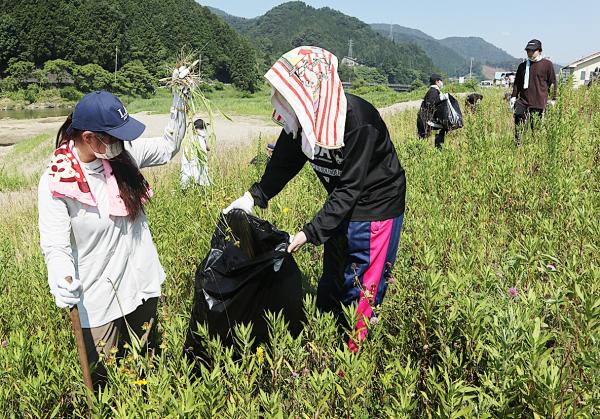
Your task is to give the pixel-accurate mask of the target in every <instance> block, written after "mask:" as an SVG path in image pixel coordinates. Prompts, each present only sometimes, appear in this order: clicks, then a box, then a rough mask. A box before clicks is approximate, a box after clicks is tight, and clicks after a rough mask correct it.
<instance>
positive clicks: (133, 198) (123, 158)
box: [56, 113, 150, 221]
mask: <svg viewBox="0 0 600 419" xmlns="http://www.w3.org/2000/svg"><path fill="white" fill-rule="evenodd" d="M72 122H73V114H72V113H71V114H70V115H69V116H68V117H67V119H66V120H65V122H64V123H63V124H62V126H61V127H60V129H59V130H58V134H57V135H56V148H59V147H61V146H62V145H63V144H65V143H68V142H69V141H77V140H79V139H80V138H81V134H82V133H83V131H81V130H78V129H75V128H73V127H72V126H71V123H72ZM98 134H104V135H107V134H106V133H98ZM109 161H110V166H111V167H112V171H113V175H114V176H115V179H116V180H117V185H118V186H119V194H120V196H121V199H122V200H123V202H124V203H125V208H127V213H128V215H127V217H128V218H129V219H130V220H131V221H133V220H135V219H136V218H137V217H138V216H139V215H140V214H141V213H142V212H143V211H144V203H145V202H146V201H148V200H150V195H149V191H148V182H146V179H144V176H143V175H142V173H141V172H140V169H139V168H138V166H137V164H136V163H135V161H134V160H133V157H131V154H130V153H129V152H128V151H127V150H125V149H124V150H123V151H122V152H121V153H120V154H119V155H118V156H116V157H114V158H112V159H110V160H109Z"/></svg>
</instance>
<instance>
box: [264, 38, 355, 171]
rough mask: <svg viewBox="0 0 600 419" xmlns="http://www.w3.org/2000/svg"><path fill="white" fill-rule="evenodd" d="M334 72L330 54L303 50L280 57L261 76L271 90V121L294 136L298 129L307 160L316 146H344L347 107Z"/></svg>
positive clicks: (304, 47)
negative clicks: (267, 82)
mask: <svg viewBox="0 0 600 419" xmlns="http://www.w3.org/2000/svg"><path fill="white" fill-rule="evenodd" d="M337 69H338V60H337V57H336V56H335V55H333V54H332V53H331V52H329V51H326V50H324V49H323V48H319V47H312V46H303V47H298V48H295V49H293V50H291V51H289V52H287V53H285V54H283V56H281V58H280V59H279V60H277V62H276V63H275V64H274V65H273V67H271V69H270V70H269V71H268V72H267V74H265V78H266V79H267V81H269V83H271V86H272V88H273V90H272V94H271V103H272V105H273V109H274V110H273V120H274V121H275V122H276V123H278V124H280V125H281V126H283V127H284V129H285V130H286V132H288V133H290V132H294V133H295V135H296V134H297V133H298V128H299V127H302V151H303V152H304V154H306V155H307V156H308V158H309V159H311V160H312V159H313V158H314V154H315V147H316V146H317V145H318V146H320V147H323V148H328V149H335V148H340V147H342V146H343V145H344V126H345V124H346V107H347V103H346V96H345V95H344V88H343V87H342V82H341V80H340V77H339V75H338V72H337Z"/></svg>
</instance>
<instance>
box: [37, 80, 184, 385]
mask: <svg viewBox="0 0 600 419" xmlns="http://www.w3.org/2000/svg"><path fill="white" fill-rule="evenodd" d="M173 77H178V75H176V74H174V75H173ZM186 106H187V99H186V97H185V95H183V94H180V93H178V92H177V91H176V90H175V89H174V93H173V105H172V108H171V114H170V120H169V122H168V124H167V127H166V128H165V131H164V135H163V137H158V138H139V137H140V136H141V135H142V133H143V132H144V129H145V126H144V124H142V123H141V122H139V121H138V120H136V119H134V118H133V117H131V116H130V115H129V114H128V113H127V110H126V109H125V106H123V103H121V101H120V100H119V99H118V98H117V97H116V96H114V95H113V94H111V93H109V92H106V91H97V92H92V93H89V94H87V95H85V96H84V97H83V98H82V99H81V100H80V101H79V103H77V105H76V106H75V109H74V110H73V113H72V114H71V115H69V117H68V118H67V120H66V121H65V122H64V124H63V125H62V127H61V128H60V130H59V132H58V135H57V138H56V150H55V151H54V153H53V155H52V159H51V161H50V164H49V166H48V168H47V170H46V171H45V172H44V174H43V175H42V177H41V179H40V182H39V188H38V204H39V205H38V207H39V229H40V244H41V248H42V252H43V254H44V258H45V261H46V265H47V268H48V283H49V285H50V292H51V293H52V294H53V296H54V298H55V300H56V305H57V306H58V307H60V308H67V307H71V306H73V305H77V307H78V309H79V314H80V320H81V326H82V328H83V334H84V340H85V346H86V352H87V357H88V360H89V363H90V365H92V367H93V366H94V364H97V361H98V359H99V354H100V353H104V354H105V355H107V356H109V355H110V352H111V349H112V348H113V347H117V346H118V347H119V348H122V345H120V343H122V342H123V341H128V340H129V339H130V336H129V333H128V326H129V327H131V329H132V331H133V332H134V333H136V334H137V336H138V338H140V339H143V340H144V341H145V342H147V343H148V346H149V347H150V348H153V347H154V348H155V346H154V345H155V337H154V335H155V333H154V329H155V327H153V326H154V325H155V323H156V321H155V320H156V306H157V301H158V297H160V295H161V289H160V288H161V284H162V282H163V281H164V280H165V272H164V270H163V268H162V266H161V264H160V261H159V259H158V254H157V251H156V247H155V246H154V242H153V241H152V236H151V235H150V230H149V228H148V222H147V221H146V215H145V212H144V203H146V202H147V201H148V200H149V199H150V197H151V196H152V189H151V188H150V186H149V185H148V182H146V180H145V179H144V176H143V175H142V173H141V172H140V169H141V168H144V167H149V166H157V165H162V164H166V163H168V162H169V161H170V160H171V159H172V158H173V157H174V156H175V154H176V153H177V152H178V150H179V148H180V145H181V141H182V139H183V137H184V136H185V130H186V117H185V109H186ZM104 376H105V371H104V368H103V366H102V365H101V364H97V365H96V368H95V370H94V372H93V374H92V377H93V381H94V387H95V388H97V386H98V385H99V384H102V383H103V382H104Z"/></svg>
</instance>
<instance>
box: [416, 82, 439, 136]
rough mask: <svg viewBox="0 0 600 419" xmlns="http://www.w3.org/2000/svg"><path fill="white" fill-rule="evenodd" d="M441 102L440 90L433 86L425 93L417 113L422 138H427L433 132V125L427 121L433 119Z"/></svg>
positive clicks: (418, 128) (418, 129) (418, 127)
mask: <svg viewBox="0 0 600 419" xmlns="http://www.w3.org/2000/svg"><path fill="white" fill-rule="evenodd" d="M440 103H442V101H441V100H440V91H439V90H438V89H436V88H435V87H433V86H431V87H430V88H429V90H428V91H427V93H426V94H425V97H424V98H423V102H422V103H421V108H420V109H419V113H418V114H417V131H418V133H419V136H420V137H421V138H425V137H427V136H428V135H429V134H430V133H431V126H430V125H428V124H427V123H428V122H430V121H433V114H434V113H435V108H436V107H437V106H438V105H439V104H440Z"/></svg>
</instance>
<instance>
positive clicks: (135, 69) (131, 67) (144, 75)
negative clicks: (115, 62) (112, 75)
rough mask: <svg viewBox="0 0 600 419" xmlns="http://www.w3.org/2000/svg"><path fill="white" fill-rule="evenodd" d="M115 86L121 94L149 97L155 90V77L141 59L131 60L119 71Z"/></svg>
mask: <svg viewBox="0 0 600 419" xmlns="http://www.w3.org/2000/svg"><path fill="white" fill-rule="evenodd" d="M113 88H114V89H115V91H116V92H118V93H121V94H126V95H132V96H141V97H149V96H151V95H152V94H153V93H154V91H155V85H154V77H152V75H151V74H150V72H149V71H148V70H147V69H146V67H144V64H142V62H141V61H139V60H135V61H131V62H129V63H127V64H125V65H124V66H123V67H121V68H120V69H119V71H117V81H116V83H115V84H114V85H113Z"/></svg>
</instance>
